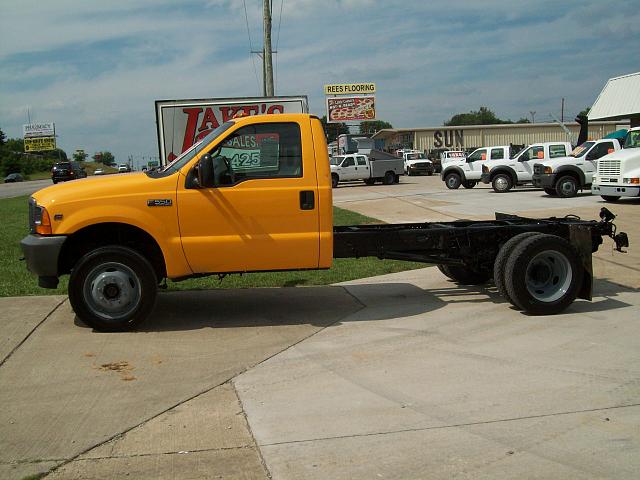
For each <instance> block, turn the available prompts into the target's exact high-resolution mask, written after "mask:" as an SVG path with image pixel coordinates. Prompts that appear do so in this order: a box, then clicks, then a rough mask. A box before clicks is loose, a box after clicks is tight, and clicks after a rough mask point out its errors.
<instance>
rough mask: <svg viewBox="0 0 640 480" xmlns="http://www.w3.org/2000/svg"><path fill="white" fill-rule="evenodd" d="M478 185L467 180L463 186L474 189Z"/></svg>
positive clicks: (473, 181)
mask: <svg viewBox="0 0 640 480" xmlns="http://www.w3.org/2000/svg"><path fill="white" fill-rule="evenodd" d="M477 184H478V182H476V181H475V180H467V181H466V182H464V183H463V184H462V186H463V187H464V188H473V187H475V186H476V185H477Z"/></svg>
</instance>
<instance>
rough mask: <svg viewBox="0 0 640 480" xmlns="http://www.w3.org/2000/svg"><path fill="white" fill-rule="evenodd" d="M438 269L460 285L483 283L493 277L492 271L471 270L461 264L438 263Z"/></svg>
mask: <svg viewBox="0 0 640 480" xmlns="http://www.w3.org/2000/svg"><path fill="white" fill-rule="evenodd" d="M438 269H439V270H440V271H441V272H442V273H443V274H444V275H445V276H446V277H448V278H450V279H451V280H453V281H454V282H456V283H459V284H460V285H482V284H483V283H486V282H487V280H489V279H490V278H491V272H488V271H487V272H485V271H477V270H471V269H470V268H467V267H463V266H459V265H438Z"/></svg>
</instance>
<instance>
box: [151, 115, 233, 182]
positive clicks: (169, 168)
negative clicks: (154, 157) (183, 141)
mask: <svg viewBox="0 0 640 480" xmlns="http://www.w3.org/2000/svg"><path fill="white" fill-rule="evenodd" d="M232 125H233V122H226V123H223V124H222V125H220V126H219V127H218V128H216V129H215V130H213V131H211V133H209V134H207V136H205V137H204V138H203V139H202V140H200V141H198V142H196V143H194V144H193V145H192V146H191V148H189V149H187V150H185V151H184V152H183V153H182V154H180V156H178V158H176V159H175V160H174V161H173V162H171V163H169V164H168V165H166V166H165V167H163V168H161V169H160V170H158V172H159V173H173V172H177V171H178V170H180V169H181V168H182V167H184V165H185V164H186V163H187V162H189V160H191V159H192V158H193V157H195V156H196V154H197V153H198V152H199V151H200V149H201V147H203V146H205V145H208V144H209V143H211V141H213V140H214V139H215V138H216V137H219V136H220V135H222V133H224V132H225V131H226V130H228V129H229V127H231V126H232Z"/></svg>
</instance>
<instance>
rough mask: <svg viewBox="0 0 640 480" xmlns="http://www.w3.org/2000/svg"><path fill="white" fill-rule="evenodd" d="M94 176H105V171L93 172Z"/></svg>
mask: <svg viewBox="0 0 640 480" xmlns="http://www.w3.org/2000/svg"><path fill="white" fill-rule="evenodd" d="M93 174H94V175H104V174H105V171H104V170H103V169H101V168H96V170H95V172H93Z"/></svg>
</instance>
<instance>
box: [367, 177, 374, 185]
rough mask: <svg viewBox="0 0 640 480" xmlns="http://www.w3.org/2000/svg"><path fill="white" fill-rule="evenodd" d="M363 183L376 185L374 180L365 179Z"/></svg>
mask: <svg viewBox="0 0 640 480" xmlns="http://www.w3.org/2000/svg"><path fill="white" fill-rule="evenodd" d="M364 183H365V184H366V185H373V184H374V183H376V180H375V178H365V179H364Z"/></svg>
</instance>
